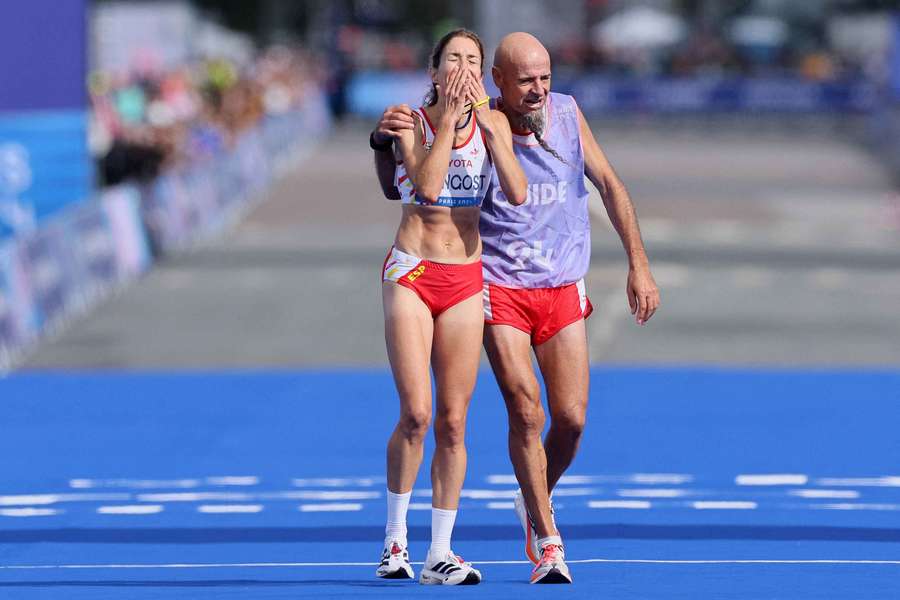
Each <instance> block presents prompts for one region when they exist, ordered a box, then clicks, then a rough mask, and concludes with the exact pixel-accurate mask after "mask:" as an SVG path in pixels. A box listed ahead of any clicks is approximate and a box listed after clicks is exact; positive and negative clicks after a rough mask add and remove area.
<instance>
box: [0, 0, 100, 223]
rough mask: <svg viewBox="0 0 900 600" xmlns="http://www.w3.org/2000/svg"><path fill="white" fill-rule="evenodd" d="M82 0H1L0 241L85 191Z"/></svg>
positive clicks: (89, 176) (88, 168) (88, 183)
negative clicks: (60, 0) (63, 0)
mask: <svg viewBox="0 0 900 600" xmlns="http://www.w3.org/2000/svg"><path fill="white" fill-rule="evenodd" d="M85 11H86V0H66V1H65V2H59V1H58V0H29V1H28V2H6V3H4V6H3V14H2V18H0V73H2V74H3V75H2V77H3V81H2V83H0V239H3V238H4V237H7V238H8V237H11V236H14V235H19V234H26V233H28V232H29V231H32V230H34V229H35V227H36V226H37V224H38V223H39V222H41V221H43V220H44V219H45V218H46V217H48V216H49V215H52V214H54V213H56V212H57V211H59V210H60V209H61V208H62V207H64V206H67V205H69V204H71V203H73V202H78V201H81V200H84V199H85V198H86V197H87V196H88V195H89V194H90V192H91V188H92V183H93V167H92V165H91V162H90V159H89V156H88V151H87V91H86V88H85V81H86V75H87V66H86V65H87V47H86V37H87V23H86V12H85Z"/></svg>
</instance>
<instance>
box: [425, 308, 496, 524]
mask: <svg viewBox="0 0 900 600" xmlns="http://www.w3.org/2000/svg"><path fill="white" fill-rule="evenodd" d="M483 327H484V312H483V308H482V298H481V294H476V295H474V296H471V297H470V298H467V299H466V300H463V301H462V302H460V303H459V304H456V305H454V306H452V307H451V308H449V309H447V310H446V311H444V312H443V313H442V314H441V315H440V316H438V318H437V319H435V321H434V348H433V350H432V365H433V368H434V379H435V384H436V386H435V387H436V390H437V403H436V407H437V414H436V416H435V419H434V439H435V449H434V460H433V462H432V463H431V486H432V494H433V495H432V501H431V502H432V506H434V507H435V508H440V509H445V510H456V508H457V507H458V506H459V492H460V490H461V489H462V485H463V480H464V479H465V475H466V446H465V433H466V413H467V411H468V409H469V400H470V399H471V398H472V391H473V390H474V389H475V380H476V378H477V377H478V362H479V359H480V357H481V337H482V331H483Z"/></svg>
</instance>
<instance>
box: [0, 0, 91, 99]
mask: <svg viewBox="0 0 900 600" xmlns="http://www.w3.org/2000/svg"><path fill="white" fill-rule="evenodd" d="M86 2H87V0H64V1H63V2H60V1H59V0H28V1H27V2H4V3H3V14H2V18H0V73H3V85H0V111H36V110H60V109H63V110H71V109H73V108H81V109H84V108H85V107H86V106H87V91H86V89H85V75H86V73H87V41H86V40H87V21H86V19H87V16H86Z"/></svg>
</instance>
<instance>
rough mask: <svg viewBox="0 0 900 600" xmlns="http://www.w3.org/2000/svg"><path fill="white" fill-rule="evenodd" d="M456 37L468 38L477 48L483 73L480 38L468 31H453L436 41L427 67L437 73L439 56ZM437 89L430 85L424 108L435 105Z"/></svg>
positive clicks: (482, 49) (482, 52)
mask: <svg viewBox="0 0 900 600" xmlns="http://www.w3.org/2000/svg"><path fill="white" fill-rule="evenodd" d="M457 37H464V38H469V39H470V40H472V41H473V42H475V45H476V46H478V53H479V54H480V55H481V65H480V67H481V72H482V73H483V72H484V46H483V45H482V44H481V38H479V37H478V34H477V33H475V32H474V31H469V30H468V29H463V28H460V29H454V30H453V31H449V32H447V33H446V34H445V35H444V36H443V37H442V38H441V39H439V40H438V42H437V44H435V45H434V49H432V51H431V58H430V59H429V60H428V66H429V67H431V69H433V70H435V71H437V69H438V66H440V64H441V56H442V55H443V54H444V48H446V47H447V44H449V43H450V40H452V39H453V38H457ZM437 98H438V96H437V87H435V85H434V82H432V84H431V89H430V90H428V93H427V94H425V106H434V105H435V104H437Z"/></svg>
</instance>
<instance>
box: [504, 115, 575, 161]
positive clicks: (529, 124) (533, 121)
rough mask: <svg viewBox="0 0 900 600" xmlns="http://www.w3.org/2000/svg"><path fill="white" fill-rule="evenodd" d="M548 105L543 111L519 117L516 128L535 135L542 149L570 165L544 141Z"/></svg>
mask: <svg viewBox="0 0 900 600" xmlns="http://www.w3.org/2000/svg"><path fill="white" fill-rule="evenodd" d="M546 108H547V105H546V104H544V106H542V107H541V110H536V111H533V112H530V113H526V114H524V115H519V118H518V119H517V120H518V123H516V128H517V129H520V130H524V131H530V132H531V133H533V134H534V139H536V140H537V142H538V144H540V145H541V148H543V149H544V150H546V151H547V152H549V153H550V154H552V155H553V156H554V157H555V158H556V159H557V160H559V161H560V162H561V163H563V164H566V165H567V164H569V163H568V161H567V160H566V159H564V158H563V157H562V156H560V155H559V153H558V152H557V151H556V150H554V149H553V148H551V147H550V145H549V144H548V143H547V142H545V141H544V127H546V125H547V117H546V113H545V110H546Z"/></svg>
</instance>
